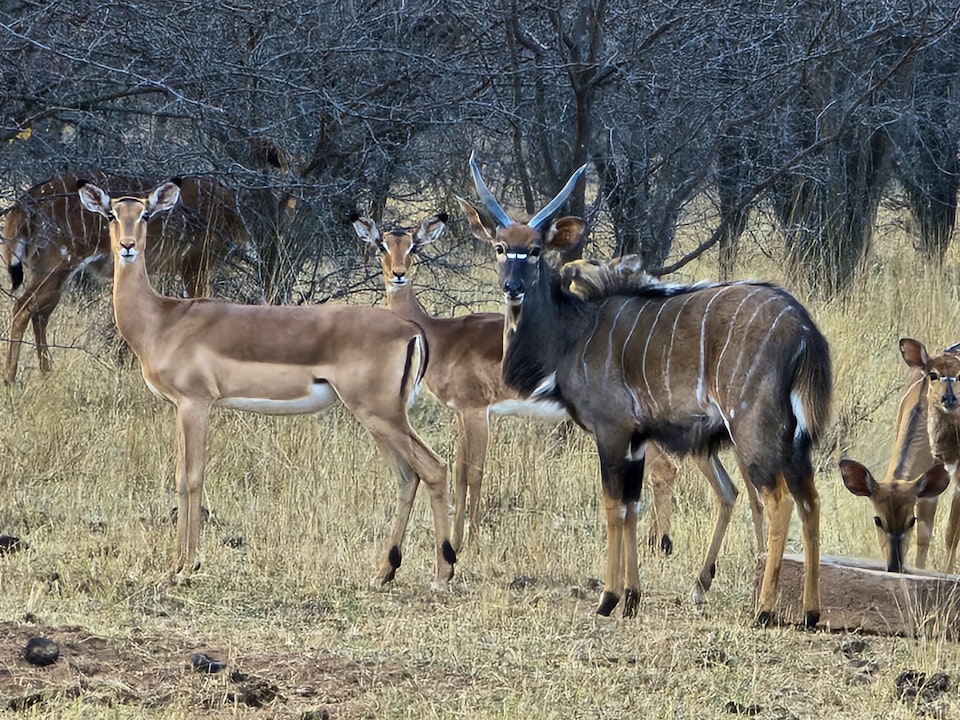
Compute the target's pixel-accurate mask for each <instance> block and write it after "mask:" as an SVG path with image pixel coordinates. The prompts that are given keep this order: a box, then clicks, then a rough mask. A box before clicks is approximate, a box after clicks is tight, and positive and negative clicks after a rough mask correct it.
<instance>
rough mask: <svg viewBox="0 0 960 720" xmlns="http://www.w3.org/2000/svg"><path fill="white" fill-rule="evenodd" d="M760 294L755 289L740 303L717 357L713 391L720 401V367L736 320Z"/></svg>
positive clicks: (757, 289) (758, 290)
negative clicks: (756, 295)
mask: <svg viewBox="0 0 960 720" xmlns="http://www.w3.org/2000/svg"><path fill="white" fill-rule="evenodd" d="M758 292H760V288H754V289H753V290H751V291H750V292H749V293H747V294H746V295H744V296H743V299H742V300H741V301H740V304H739V305H737V309H736V312H734V313H733V317H732V319H731V321H730V326H729V329H728V330H727V339H726V340H725V341H724V343H723V349H721V350H720V354H719V355H717V368H716V372H715V377H714V381H715V382H716V385H715V386H714V388H713V391H714V392H715V393H716V396H717V398H718V399H719V398H720V365H721V364H722V363H723V356H724V355H725V354H726V352H727V348H728V347H729V346H730V341H731V340H732V339H733V331H734V329H735V326H736V320H737V318H738V317H739V316H740V311H741V310H743V306H744V305H745V304H746V302H747V301H748V300H749V299H750V298H752V297H753V296H754V295H755V294H756V293H758ZM741 351H742V348H741ZM734 369H736V368H734ZM732 377H733V376H732V374H731V378H732ZM729 395H730V393H729V392H728V393H727V397H726V398H725V400H726V401H727V402H729V400H730V397H729Z"/></svg>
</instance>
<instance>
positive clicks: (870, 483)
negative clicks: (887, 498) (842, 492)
mask: <svg viewBox="0 0 960 720" xmlns="http://www.w3.org/2000/svg"><path fill="white" fill-rule="evenodd" d="M840 475H841V477H843V484H844V485H846V486H847V490H849V491H850V492H852V493H853V494H854V495H859V496H860V497H873V496H874V494H875V493H876V492H877V490H878V489H879V487H880V486H879V485H878V484H877V481H876V480H874V479H873V475H871V474H870V471H869V470H867V468H865V467H864V466H863V465H861V464H860V463H858V462H857V461H856V460H841V461H840Z"/></svg>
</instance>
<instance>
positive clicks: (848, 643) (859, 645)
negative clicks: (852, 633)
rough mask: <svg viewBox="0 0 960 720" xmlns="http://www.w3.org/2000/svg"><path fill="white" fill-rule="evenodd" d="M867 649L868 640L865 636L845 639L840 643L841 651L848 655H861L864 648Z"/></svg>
mask: <svg viewBox="0 0 960 720" xmlns="http://www.w3.org/2000/svg"><path fill="white" fill-rule="evenodd" d="M866 649H867V641H866V640H864V639H863V638H858V637H853V638H848V639H846V640H844V641H843V642H842V643H840V652H842V653H843V654H844V655H846V656H847V657H853V656H854V655H859V654H860V653H862V652H863V651H864V650H866Z"/></svg>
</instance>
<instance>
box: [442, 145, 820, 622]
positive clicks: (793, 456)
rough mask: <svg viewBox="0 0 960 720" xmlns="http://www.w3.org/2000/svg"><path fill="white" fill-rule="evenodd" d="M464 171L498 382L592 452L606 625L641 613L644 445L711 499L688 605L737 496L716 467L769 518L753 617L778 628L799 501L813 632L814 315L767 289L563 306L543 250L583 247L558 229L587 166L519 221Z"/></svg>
mask: <svg viewBox="0 0 960 720" xmlns="http://www.w3.org/2000/svg"><path fill="white" fill-rule="evenodd" d="M471 168H472V170H473V177H474V182H475V184H476V189H477V193H478V195H479V197H480V200H481V202H482V206H480V207H478V206H475V205H474V204H472V203H470V202H468V201H466V200H463V199H461V200H460V205H461V207H462V209H463V211H464V213H465V214H466V216H467V218H468V220H469V222H470V227H471V229H472V231H473V233H474V235H476V236H477V237H478V238H480V239H482V240H485V241H488V242H489V243H491V245H492V246H493V248H494V250H495V253H496V260H497V269H498V274H499V284H500V288H501V290H502V291H503V294H504V299H505V324H504V328H505V350H504V358H503V374H504V379H505V381H506V382H507V384H508V385H510V386H511V387H513V388H514V389H516V390H517V391H518V392H519V393H520V395H521V396H522V397H539V398H542V399H543V400H553V401H555V402H558V403H561V404H562V405H564V406H566V407H567V409H568V411H569V412H570V415H571V416H572V417H573V418H574V419H575V420H576V421H577V422H578V423H580V424H581V425H582V426H583V427H584V428H585V429H586V430H588V431H589V432H590V433H591V434H592V435H593V436H594V439H595V440H596V444H597V449H598V451H599V459H600V474H601V486H602V491H603V506H604V510H605V514H606V523H607V562H606V570H605V575H604V589H603V593H602V595H601V598H600V603H599V607H598V609H597V612H598V613H600V614H602V615H609V614H610V613H611V612H612V611H613V609H614V607H616V605H617V604H618V603H619V602H620V600H621V596H622V599H623V613H624V615H625V616H630V615H634V614H635V613H636V610H637V605H638V602H639V593H640V579H639V571H638V565H637V561H638V558H637V510H638V500H639V496H640V488H641V484H642V481H643V470H644V459H645V449H646V445H647V442H648V441H651V440H652V441H655V442H659V443H661V444H662V445H663V446H664V447H665V448H666V449H667V450H669V451H671V452H675V453H678V454H685V453H689V454H691V455H692V456H693V457H694V458H695V459H696V461H697V464H698V465H699V467H700V468H701V470H702V471H703V472H704V474H705V475H706V476H707V478H708V479H709V480H710V482H711V484H712V485H713V488H714V490H715V492H716V494H717V498H718V501H719V502H718V513H717V521H716V525H715V528H714V533H713V538H712V541H711V544H710V547H709V549H708V550H707V555H706V558H705V560H704V564H703V567H702V569H701V571H700V574H699V577H698V578H697V581H696V586H695V589H694V591H693V595H692V597H693V599H694V600H695V601H701V602H702V601H703V600H704V598H705V593H706V591H707V590H708V589H709V587H710V585H711V583H712V581H713V576H714V572H715V560H716V557H717V554H718V552H719V548H720V543H721V541H722V539H723V536H724V533H725V531H726V527H727V523H728V521H729V518H730V514H731V508H732V505H733V501H734V499H735V497H736V495H737V491H736V488H735V487H734V485H733V482H732V481H731V479H730V476H729V475H728V473H727V471H726V470H725V469H724V467H723V465H722V463H721V462H720V458H719V455H718V450H719V449H720V448H721V447H724V446H727V445H732V448H733V452H734V454H735V456H736V458H737V462H738V464H739V467H740V471H741V473H742V474H743V476H744V479H745V481H747V482H752V483H754V485H755V486H756V488H757V490H758V492H759V495H760V497H761V498H762V500H763V503H764V505H765V508H766V510H767V514H768V516H769V529H768V535H767V559H766V566H765V568H764V573H763V579H762V583H761V587H760V592H759V594H758V599H757V612H756V620H757V622H758V623H759V624H761V625H766V624H768V623H769V622H770V621H771V618H772V613H773V608H774V603H775V600H776V589H777V582H778V580H779V575H780V566H781V563H782V559H783V552H784V545H785V542H786V535H787V529H788V524H789V519H790V514H791V512H792V507H793V503H792V502H791V501H790V499H791V496H792V497H793V499H794V500H795V501H796V506H797V510H798V513H799V515H800V519H801V522H802V527H803V544H804V550H805V568H804V587H803V610H804V623H805V625H806V626H808V627H813V626H815V625H816V624H817V622H818V621H819V616H820V587H819V573H820V562H819V558H820V547H819V541H820V536H819V522H820V500H819V495H818V493H817V489H816V486H815V484H814V480H813V465H812V462H811V458H810V453H811V447H812V444H813V442H814V441H815V440H816V439H817V436H818V435H819V434H820V433H821V432H822V431H823V429H824V427H825V425H826V423H827V420H828V415H829V408H830V388H831V368H830V355H829V348H828V345H827V341H826V339H825V338H824V337H823V335H821V334H820V332H819V331H818V330H817V328H816V326H815V325H814V323H813V320H812V319H811V318H810V315H809V313H808V312H807V310H806V309H805V308H804V307H803V306H802V305H801V304H800V303H798V302H797V301H796V300H795V299H794V298H792V297H791V296H790V295H789V294H787V293H786V292H785V291H784V290H781V289H779V288H776V287H773V286H770V285H766V284H758V283H726V284H716V285H711V284H700V285H694V286H690V287H686V286H672V285H660V284H646V283H640V284H638V285H637V286H636V287H634V288H631V289H630V290H629V291H628V290H624V291H622V292H619V293H617V294H612V295H606V296H604V297H601V298H597V299H594V300H590V301H584V300H582V299H580V298H578V297H576V296H575V295H573V294H570V293H565V292H563V290H562V288H561V282H560V274H559V272H558V269H557V268H556V267H554V266H553V265H552V264H551V263H550V262H549V261H548V260H547V259H545V258H544V256H543V253H542V251H543V250H546V249H554V250H563V249H564V248H569V247H572V246H573V245H574V244H575V243H578V242H579V241H580V238H581V235H582V234H583V232H584V227H585V224H584V221H583V220H581V219H580V218H576V217H564V218H561V219H559V220H556V221H552V217H553V216H554V215H555V214H556V212H557V211H558V210H559V208H560V207H561V205H562V204H563V203H564V202H565V200H566V198H567V197H568V196H569V194H570V192H571V191H572V190H573V187H574V185H575V184H576V183H577V181H578V180H579V178H580V176H581V174H582V172H583V169H584V168H580V170H578V171H577V172H576V173H574V174H573V176H571V178H570V180H569V181H568V182H567V184H566V185H565V186H564V188H563V189H562V190H561V191H560V193H559V194H558V195H557V196H556V197H555V198H554V199H553V200H551V201H550V202H549V203H548V204H547V205H546V206H545V207H544V208H543V209H542V210H540V211H539V212H538V213H536V215H534V216H533V218H531V219H530V220H529V221H528V222H526V223H519V222H515V221H514V220H512V219H511V218H510V217H509V215H507V213H506V212H505V211H504V210H503V208H501V207H500V205H499V203H498V202H497V200H496V199H495V198H494V196H493V193H491V192H490V190H489V189H488V188H487V186H486V184H485V183H484V181H483V178H482V177H481V175H480V170H479V168H478V167H477V164H476V162H475V161H474V160H473V158H471Z"/></svg>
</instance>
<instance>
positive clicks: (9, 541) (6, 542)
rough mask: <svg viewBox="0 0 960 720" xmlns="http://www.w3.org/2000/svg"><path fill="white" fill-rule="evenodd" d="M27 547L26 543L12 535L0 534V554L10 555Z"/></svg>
mask: <svg viewBox="0 0 960 720" xmlns="http://www.w3.org/2000/svg"><path fill="white" fill-rule="evenodd" d="M28 547H29V545H28V544H27V543H25V542H23V541H22V540H21V539H20V538H18V537H15V536H14V535H0V555H10V554H11V553H15V552H20V551H21V550H25V549H26V548H28Z"/></svg>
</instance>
